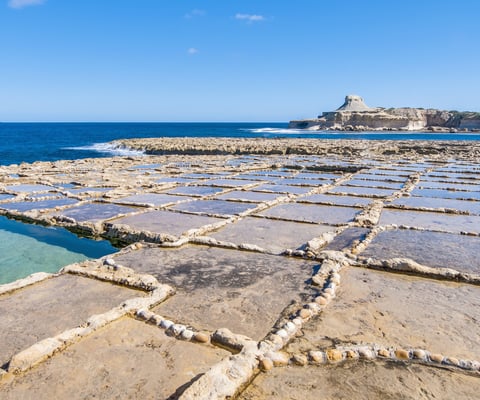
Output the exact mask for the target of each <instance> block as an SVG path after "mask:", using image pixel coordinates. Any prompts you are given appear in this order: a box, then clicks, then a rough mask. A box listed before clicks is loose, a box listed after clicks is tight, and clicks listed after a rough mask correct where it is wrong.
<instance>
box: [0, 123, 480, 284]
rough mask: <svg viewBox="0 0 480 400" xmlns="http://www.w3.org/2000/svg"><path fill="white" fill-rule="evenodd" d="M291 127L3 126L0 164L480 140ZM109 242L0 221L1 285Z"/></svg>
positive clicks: (90, 254)
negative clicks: (205, 147)
mask: <svg viewBox="0 0 480 400" xmlns="http://www.w3.org/2000/svg"><path fill="white" fill-rule="evenodd" d="M287 127H288V124H287V123H0V165H10V164H19V163H22V162H29V163H31V162H34V161H55V160H60V159H69V160H71V159H79V158H92V157H108V156H112V155H130V154H138V153H135V152H130V151H128V150H125V149H118V148H115V147H114V146H112V144H111V143H110V142H111V141H112V140H115V139H126V138H151V137H219V138H220V137H227V138H228V137H233V138H242V137H244V138H259V137H260V138H277V137H283V138H296V137H302V138H319V139H331V140H335V139H346V138H348V139H367V140H480V134H478V133H475V134H473V133H471V134H463V133H462V134H450V133H418V132H414V133H398V132H396V133H393V132H353V133H350V132H349V133H345V132H312V131H300V130H289V129H287ZM115 251H116V249H115V248H114V247H113V246H112V245H111V244H110V243H109V242H106V241H93V240H89V239H85V238H79V237H77V236H75V235H73V234H72V233H70V232H68V231H66V230H65V229H63V228H53V227H43V226H38V225H27V224H24V223H21V222H18V221H12V220H9V219H7V218H5V217H1V216H0V284H3V283H7V282H11V281H13V280H16V279H19V278H23V277H26V276H27V275H29V274H31V273H33V272H38V271H46V272H56V271H58V270H59V269H60V268H61V267H63V266H65V265H68V264H70V263H73V262H78V261H82V260H85V259H88V258H98V257H101V256H103V255H106V254H110V253H113V252H115Z"/></svg>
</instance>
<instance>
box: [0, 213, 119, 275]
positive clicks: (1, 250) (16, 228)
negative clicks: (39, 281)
mask: <svg viewBox="0 0 480 400" xmlns="http://www.w3.org/2000/svg"><path fill="white" fill-rule="evenodd" d="M116 251H117V249H116V248H115V247H113V246H112V245H111V244H110V243H109V242H108V241H95V240H89V239H85V238H79V237H77V236H76V235H74V234H73V233H71V232H69V231H67V230H65V229H62V228H52V227H50V228H47V227H44V226H39V225H30V224H24V223H21V222H18V221H13V220H9V219H7V218H5V217H0V284H4V283H8V282H12V281H15V280H17V279H20V278H24V277H26V276H28V275H30V274H32V273H34V272H40V271H44V272H52V273H54V272H57V271H58V270H59V269H60V268H62V267H64V266H65V265H68V264H72V263H75V262H79V261H83V260H86V259H88V258H99V257H102V256H104V255H106V254H110V253H114V252H116Z"/></svg>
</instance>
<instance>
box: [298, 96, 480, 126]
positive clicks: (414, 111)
mask: <svg viewBox="0 0 480 400" xmlns="http://www.w3.org/2000/svg"><path fill="white" fill-rule="evenodd" d="M289 128H291V129H306V130H327V131H328V130H333V131H426V132H451V133H456V132H480V113H478V112H472V111H445V110H436V109H424V108H410V107H402V108H383V107H376V108H372V107H368V106H367V105H366V104H365V102H364V101H363V99H362V98H361V97H360V96H356V95H348V96H346V97H345V102H344V104H343V105H342V106H341V107H339V108H338V109H337V110H335V111H329V112H324V113H323V114H322V115H319V116H318V117H317V118H313V119H304V120H293V121H290V123H289Z"/></svg>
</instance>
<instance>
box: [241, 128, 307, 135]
mask: <svg viewBox="0 0 480 400" xmlns="http://www.w3.org/2000/svg"><path fill="white" fill-rule="evenodd" d="M242 130H243V131H247V132H252V133H281V134H284V135H294V134H298V133H309V132H310V131H308V130H304V129H287V128H253V129H242Z"/></svg>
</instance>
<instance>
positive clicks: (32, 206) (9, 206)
mask: <svg viewBox="0 0 480 400" xmlns="http://www.w3.org/2000/svg"><path fill="white" fill-rule="evenodd" d="M75 203H78V200H76V199H69V198H63V199H52V200H41V201H19V202H14V203H3V204H0V208H3V209H5V210H17V211H20V212H23V211H30V210H45V209H49V208H55V207H61V206H68V205H72V204H75Z"/></svg>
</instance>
